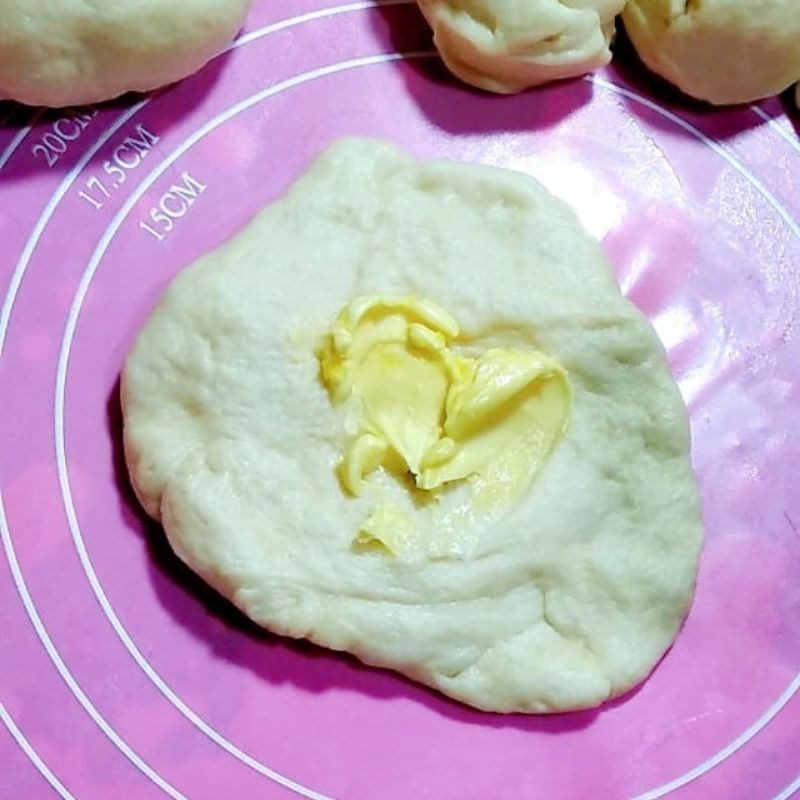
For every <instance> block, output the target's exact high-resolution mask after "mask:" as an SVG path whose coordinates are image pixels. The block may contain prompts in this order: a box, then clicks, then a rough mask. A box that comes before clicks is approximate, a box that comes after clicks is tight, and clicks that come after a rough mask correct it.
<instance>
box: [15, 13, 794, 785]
mask: <svg viewBox="0 0 800 800" xmlns="http://www.w3.org/2000/svg"><path fill="white" fill-rule="evenodd" d="M430 47H431V43H430V37H429V33H428V31H427V29H426V27H425V25H424V24H423V22H422V21H421V18H420V16H419V13H418V11H417V10H416V7H415V6H414V5H413V4H411V3H408V2H402V1H401V2H388V3H382V4H379V5H375V4H373V3H370V2H353V3H348V4H346V5H335V4H334V2H332V0H331V1H330V2H323V0H284V2H281V3H276V2H272V3H270V2H260V3H256V6H255V8H254V10H253V11H252V13H251V15H250V18H249V19H248V22H247V25H246V27H245V30H244V31H243V33H242V35H241V36H240V37H239V39H238V40H237V42H236V43H235V44H234V45H233V46H232V47H231V49H230V50H229V52H227V53H226V54H224V55H222V56H221V57H219V58H217V59H216V60H214V61H213V62H212V63H211V64H210V65H208V66H207V67H206V68H205V69H204V70H203V71H202V72H200V73H199V74H197V75H196V76H194V77H192V78H191V79H189V80H186V81H184V82H182V83H180V84H179V85H177V86H175V87H173V88H171V89H169V90H167V91H163V92H159V93H157V94H155V95H153V96H152V97H146V98H125V99H124V100H121V101H117V102H114V103H111V104H109V105H104V106H102V107H98V108H86V109H79V110H77V111H74V112H70V113H66V114H65V113H63V112H44V113H42V114H38V115H37V114H34V113H33V112H30V111H25V110H23V109H21V108H19V107H16V106H13V105H12V104H0V121H2V124H1V125H0V299H2V316H0V348H1V349H2V350H1V352H2V356H1V357H0V499H1V502H0V532H2V542H3V551H2V554H0V659H1V660H0V672H1V682H0V702H1V703H2V705H0V718H1V719H2V722H3V723H4V725H2V726H0V797H2V798H4V800H5V799H6V798H8V800H17V799H18V798H19V799H21V800H26V799H27V798H33V800H36V799H37V798H47V797H52V796H58V795H60V796H61V797H64V798H79V799H80V800H109V799H114V798H124V799H125V800H139V798H158V797H162V796H164V795H167V796H169V797H172V798H191V800H216V798H267V800H273V799H277V798H290V797H292V796H297V795H299V796H302V797H308V798H317V799H318V800H321V799H322V798H335V799H336V800H377V799H378V798H380V800H414V799H415V798H433V799H434V800H473V799H474V800H484V799H485V798H486V799H488V798H492V799H493V800H494V799H497V800H538V799H539V798H542V799H543V800H572V799H573V798H574V799H575V800H578V799H580V800H583V799H584V798H601V800H603V799H605V798H610V799H611V800H616V799H617V798H620V799H621V800H629V799H630V798H638V799H639V800H644V798H656V797H661V796H664V795H669V796H670V797H675V798H680V800H691V799H693V798H702V799H703V800H706V799H707V798H711V799H712V800H716V798H725V800H761V799H762V798H764V799H766V800H773V799H775V798H780V800H784V798H787V797H789V796H791V795H792V793H793V792H794V791H797V790H798V789H800V781H799V780H798V776H799V775H800V693H799V692H798V689H800V487H799V486H798V479H797V475H798V464H800V357H798V356H799V352H800V351H799V349H798V344H800V338H799V337H798V319H799V318H800V317H799V314H800V300H799V299H798V289H799V287H800V228H799V227H798V222H797V219H798V215H799V214H800V142H799V141H798V134H797V130H798V118H797V116H796V115H795V116H794V117H792V113H793V112H789V111H788V110H787V106H786V104H785V103H782V101H781V100H778V99H775V100H769V101H766V102H764V103H761V104H759V105H756V106H747V107H740V108H736V109H730V110H724V111H721V110H717V111H711V110H707V109H703V108H700V107H699V106H695V105H692V104H691V103H689V102H688V101H683V100H680V99H679V98H677V96H676V95H675V94H674V93H672V92H670V91H669V90H668V89H665V88H664V87H662V86H660V85H659V84H658V83H656V82H655V81H652V80H651V79H648V78H645V77H643V76H642V75H641V70H639V69H638V68H637V67H636V66H635V61H634V60H633V59H632V58H631V57H630V54H628V55H625V54H624V53H623V56H624V57H623V58H622V59H621V60H620V63H619V64H618V65H616V66H613V67H610V68H608V69H606V70H603V71H601V72H600V73H599V74H597V75H595V76H594V77H593V78H587V79H584V80H574V81H568V82H564V83H561V84H558V85H552V86H549V87H547V88H543V89H539V90H536V91H532V92H529V93H526V94H522V95H519V96H515V97H495V96H488V95H484V94H481V93H477V92H473V91H471V90H469V89H468V88H465V87H464V86H461V85H459V84H458V83H456V82H455V81H453V80H451V79H450V78H449V77H448V75H447V74H446V72H445V71H444V70H443V68H442V66H441V64H440V62H439V61H438V59H437V58H436V57H435V56H434V55H433V54H432V53H431V52H430ZM344 134H362V135H369V136H375V137H381V138H385V139H388V140H391V141H393V142H396V143H398V144H400V145H401V146H403V147H405V148H407V149H408V150H410V151H411V152H413V153H415V154H416V155H418V156H422V157H436V156H446V157H452V158H456V159H467V160H474V161H482V162H486V163H491V164H499V165H503V166H507V167H512V168H514V169H517V170H521V171H523V172H527V173H530V174H532V175H534V176H536V177H537V178H538V179H539V180H540V181H542V182H543V183H544V184H546V185H547V186H548V187H549V188H550V189H551V190H552V191H553V192H554V193H555V194H557V195H559V196H560V197H562V198H564V199H565V200H567V201H568V202H569V203H571V204H572V205H573V206H574V207H575V209H576V210H577V212H578V213H579V215H580V216H581V218H582V219H583V221H584V223H585V224H586V226H587V227H588V229H589V230H590V231H591V232H592V233H593V234H595V235H596V236H597V237H599V238H600V239H601V240H602V241H603V244H604V246H605V248H606V250H607V252H608V254H609V256H610V257H611V258H612V260H613V262H614V264H615V268H616V270H617V272H618V275H619V280H620V282H621V285H622V287H623V289H624V291H625V292H626V294H627V295H628V296H629V297H631V298H632V299H633V301H634V302H635V303H636V304H637V305H638V306H639V307H640V308H641V309H642V310H643V311H644V312H645V313H646V314H648V315H649V316H650V318H651V319H652V320H653V322H654V324H655V326H656V328H657V330H658V332H659V334H660V335H661V337H662V339H663V341H664V343H665V345H666V347H667V349H668V351H669V355H670V361H671V364H672V367H673V370H674V373H675V375H676V377H677V379H678V381H679V383H680V386H681V389H682V392H683V395H684V397H685V400H686V403H687V405H688V407H689V409H690V413H691V419H692V432H693V439H694V451H693V458H694V463H695V466H696V470H697V474H698V477H699V482H700V486H701V491H702V497H703V502H704V518H705V526H706V540H705V549H704V552H703V557H702V563H701V569H700V578H699V585H698V593H697V599H696V602H695V604H694V607H693V608H692V611H691V614H690V616H689V619H688V621H687V623H686V625H685V627H684V629H683V631H682V633H681V634H680V637H679V638H678V640H677V643H676V644H675V646H674V647H673V648H672V650H671V651H670V652H669V653H668V654H667V656H666V657H665V658H664V660H663V661H662V663H661V664H660V665H659V666H658V668H657V669H656V670H655V672H654V673H653V675H652V676H651V677H650V679H649V680H647V681H646V682H645V683H644V685H643V686H642V687H641V688H639V689H637V690H635V691H634V692H632V693H631V694H630V695H628V696H626V697H624V698H622V699H620V700H618V701H615V702H613V703H609V704H607V705H606V706H605V707H603V708H601V709H599V710H594V711H587V712H582V713H574V714H565V715H559V716H554V717H549V718H542V717H538V718H537V717H525V716H522V715H510V716H492V715H487V714H482V713H479V712H477V711H473V710H471V709H468V708H466V707H462V706H460V705H458V704H456V703H453V702H450V701H448V700H446V699H444V698H442V697H439V696H437V695H436V694H434V693H432V692H430V691H428V690H426V689H424V688H421V687H417V686H415V685H413V684H411V683H409V682H407V681H405V680H404V679H402V678H399V677H396V676H395V675H393V674H390V673H387V672H382V671H378V670H373V669H369V668H366V667H363V666H361V665H359V664H357V663H356V662H355V661H353V660H351V659H349V658H348V657H345V656H337V655H334V654H332V653H328V652H323V651H322V650H318V649H316V648H314V647H311V646H309V645H305V644H302V643H299V644H298V643H291V642H285V641H282V640H279V639H276V638H274V637H272V636H270V635H268V634H266V633H263V632H260V631H259V630H257V629H256V628H254V626H252V625H250V624H249V623H248V622H247V621H246V620H244V619H243V618H242V617H241V616H240V615H238V614H237V613H235V612H234V611H233V610H232V609H231V608H230V607H228V606H227V605H226V604H225V603H224V602H223V601H221V600H220V599H219V598H217V597H216V596H215V595H214V594H213V593H212V592H211V591H209V590H207V589H205V588H204V587H203V586H202V585H201V584H200V582H199V581H198V580H196V579H195V578H193V577H192V576H191V575H190V574H188V572H187V570H186V569H185V568H183V567H182V566H181V565H180V564H179V563H178V562H177V561H176V559H175V557H173V556H172V555H171V553H170V552H169V549H168V548H167V547H166V546H165V543H164V540H163V538H162V535H161V532H160V531H159V530H158V529H157V528H156V527H154V526H152V525H149V524H148V523H147V522H146V521H145V520H144V519H143V517H142V515H141V513H140V512H139V511H138V509H137V507H136V504H135V502H134V500H133V499H132V497H131V492H130V490H129V488H128V484H127V480H126V476H125V470H124V465H123V462H122V458H121V454H120V441H119V439H120V412H119V406H118V399H117V390H118V376H119V371H120V365H121V363H122V359H123V357H124V355H125V352H126V350H127V348H128V347H129V345H130V343H131V341H132V339H133V337H134V335H135V333H136V331H137V329H138V328H139V326H140V325H141V323H142V321H143V320H144V319H145V317H146V315H147V313H148V310H149V309H150V308H151V306H152V305H153V303H154V301H155V300H156V298H157V297H158V295H159V293H160V292H161V291H162V289H163V288H164V286H165V284H166V283H167V282H168V281H169V280H170V278H171V277H172V276H173V275H174V274H175V273H176V272H177V271H178V270H180V269H181V268H182V267H184V266H185V265H186V264H188V263H189V262H191V261H192V260H193V259H195V258H196V257H198V256H199V255H201V254H202V253H204V252H206V251H207V250H208V249H209V248H212V247H215V246H216V245H218V244H220V243H221V242H222V241H223V240H225V239H226V238H227V237H229V236H230V235H231V234H232V233H233V232H234V231H235V230H236V229H237V228H238V227H239V226H240V225H241V224H242V223H243V222H244V221H245V220H247V219H248V218H249V217H250V216H251V215H252V214H254V213H255V212H256V211H257V210H258V209H259V208H260V207H262V206H263V205H264V204H265V203H267V202H269V201H271V200H273V199H274V198H276V197H277V196H278V195H279V194H280V193H281V192H282V191H283V190H284V189H285V187H286V186H287V185H288V184H289V183H290V182H291V181H293V180H294V179H295V178H296V177H298V176H299V175H300V174H301V173H302V172H303V171H304V169H305V168H306V166H307V165H308V164H309V162H310V160H311V159H312V158H313V156H314V155H315V154H316V153H317V152H318V151H319V150H320V149H321V148H323V147H324V146H325V145H326V144H327V143H329V142H330V141H332V140H333V139H335V138H337V137H339V136H341V135H344ZM409 234H410V235H413V232H409ZM531 291H536V287H535V286H533V287H531Z"/></svg>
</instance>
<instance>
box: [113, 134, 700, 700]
mask: <svg viewBox="0 0 800 800" xmlns="http://www.w3.org/2000/svg"><path fill="white" fill-rule="evenodd" d="M371 293H381V294H384V295H385V294H389V295H391V294H403V295H405V294H415V295H418V296H420V297H425V298H428V299H430V300H433V301H434V302H436V303H439V304H441V305H442V306H444V307H445V308H446V309H447V310H449V311H450V312H451V313H452V314H453V315H454V316H455V318H456V319H457V320H458V321H459V322H460V324H461V326H462V334H463V340H462V341H463V343H464V346H467V347H468V346H469V344H470V343H471V344H473V345H479V346H480V347H484V346H487V345H493V346H512V347H518V346H525V345H526V344H527V346H535V347H538V348H540V349H541V350H543V351H544V352H546V353H547V354H549V355H550V356H552V357H554V358H556V359H558V360H559V361H560V363H561V364H562V365H563V366H564V367H565V368H566V369H567V370H568V373H569V378H570V381H571V384H572V387H573V391H574V405H573V410H572V419H571V424H570V427H569V430H568V432H567V433H566V435H565V436H564V438H563V439H562V441H561V442H560V443H559V444H558V445H557V446H556V449H555V451H554V453H553V454H552V456H551V457H550V458H549V460H548V461H547V462H546V463H545V465H544V467H543V469H542V471H541V472H540V473H539V475H538V476H537V477H536V478H535V480H534V482H533V483H532V485H531V486H530V487H529V489H528V490H527V491H526V493H525V494H524V495H523V497H522V499H521V500H519V501H517V502H516V503H515V504H514V505H513V506H512V507H510V508H500V509H498V510H495V511H493V512H480V513H479V512H475V511H473V510H472V508H471V503H470V499H469V492H468V489H467V488H466V487H465V486H461V487H458V488H455V489H453V490H452V491H450V492H447V493H445V495H444V496H443V498H442V500H441V502H440V503H431V504H429V505H423V506H420V507H416V506H414V505H413V503H412V502H411V501H410V499H409V493H408V491H407V490H406V488H405V487H403V486H400V485H399V484H397V483H395V482H393V481H392V480H391V478H390V477H388V476H386V475H383V476H382V475H379V474H377V473H376V474H374V475H372V476H370V478H369V479H368V482H369V484H370V488H369V491H367V492H366V493H365V496H364V497H359V498H352V497H347V496H345V495H344V494H343V492H342V490H341V488H340V486H339V483H338V481H337V478H336V475H335V471H334V467H335V465H336V463H337V461H338V459H339V457H340V456H341V453H342V450H343V446H344V444H345V442H346V440H347V438H348V435H349V432H352V428H349V424H350V423H349V421H348V416H347V412H346V411H345V410H343V409H342V408H340V407H333V406H332V405H331V402H330V400H329V398H328V395H327V393H326V391H325V389H324V388H323V387H322V385H321V383H320V380H319V376H318V362H317V359H316V357H315V354H314V347H315V346H316V344H317V342H318V341H319V339H320V337H321V336H322V335H323V334H324V333H325V331H326V330H327V329H328V328H329V326H330V324H331V322H332V321H333V319H334V318H335V316H336V314H337V313H338V312H339V310H340V309H341V308H342V307H344V306H345V305H346V304H348V303H349V302H350V301H351V300H352V299H353V298H354V297H356V296H359V295H364V294H371ZM122 403H123V411H124V438H125V450H126V455H127V461H128V466H129V470H130V473H131V476H132V479H133V484H134V487H135V489H136V492H137V495H138V497H139V498H140V500H141V502H142V504H143V505H144V507H145V508H146V509H147V511H148V513H149V514H151V515H152V516H153V517H154V518H156V519H158V520H161V522H162V523H163V525H164V528H165V530H166V533H167V536H168V537H169V541H170V543H171V544H172V547H173V548H174V550H175V552H176V553H177V554H178V555H179V556H180V558H182V559H183V560H184V561H185V562H186V563H187V564H188V565H189V566H190V567H191V568H192V569H193V570H195V571H196V572H197V573H199V574H200V575H201V576H202V577H203V578H205V580H206V581H208V582H209V583H210V584H211V585H212V586H214V587H215V588H216V589H217V590H218V591H219V592H221V593H222V594H223V595H225V596H226V597H228V598H230V600H232V601H233V602H234V603H235V604H236V605H237V606H238V607H239V608H240V609H242V610H243V611H244V612H245V613H246V614H247V615H248V616H250V617H251V618H252V619H253V620H255V621H256V622H257V623H259V624H261V625H263V626H265V627H266V628H269V629H270V630H272V631H275V632H276V633H279V634H285V635H287V636H293V637H306V638H308V639H310V640H312V641H314V642H317V643H318V644H320V645H324V646H326V647H330V648H334V649H337V650H348V651H350V652H351V653H354V654H355V655H356V656H358V658H360V659H362V660H363V661H365V662H367V663H369V664H374V665H379V666H383V667H389V668H391V669H395V670H397V671H399V672H402V673H404V674H406V675H408V676H410V677H411V678H413V679H415V680H418V681H421V682H423V683H426V684H429V685H430V686H433V687H436V688H437V689H439V690H440V691H442V692H444V693H445V694H447V695H450V696H452V697H454V698H458V699H459V700H462V701H464V702H466V703H469V704H472V705H474V706H477V707H479V708H483V709H488V710H494V711H523V712H551V711H559V710H563V709H577V708H583V707H589V706H594V705H597V704H599V703H601V702H603V701H604V700H606V699H607V698H609V697H613V696H615V695H619V694H620V693H622V692H624V691H626V690H627V689H629V688H630V687H632V686H633V685H634V684H636V683H638V682H639V681H641V680H642V679H643V678H644V677H645V676H646V675H647V674H648V672H649V671H650V670H651V669H652V668H653V666H654V664H655V663H656V662H657V661H658V660H659V658H660V657H661V655H662V654H663V653H664V651H665V650H666V649H667V648H668V647H669V645H670V643H671V642H672V640H673V638H674V637H675V635H676V634H677V632H678V628H679V626H680V624H681V621H682V619H683V617H684V615H685V614H686V612H687V609H688V607H689V604H690V601H691V598H692V592H693V588H694V580H695V571H696V567H697V561H698V553H699V547H700V525H699V516H698V499H697V492H696V487H695V481H694V478H693V474H692V471H691V468H690V464H689V457H688V451H689V434H688V427H687V417H686V412H685V410H684V406H683V404H682V402H681V398H680V396H679V394H678V390H677V388H676V386H675V383H674V382H673V380H672V378H671V376H670V373H669V370H668V368H667V363H666V360H665V355H664V351H663V349H662V346H661V344H660V343H659V340H658V339H657V337H656V334H655V333H654V331H653V329H652V327H651V326H650V324H649V323H648V322H647V320H646V319H645V318H644V317H643V316H642V314H641V313H639V312H638V311H637V310H636V309H635V308H634V307H633V306H632V305H631V304H630V303H628V302H627V301H626V300H624V299H623V298H622V296H621V295H620V292H619V289H618V287H617V284H616V282H615V280H614V278H613V276H612V273H611V271H610V269H609V265H608V262H607V261H606V259H605V257H604V256H603V253H602V251H601V249H600V246H599V245H598V243H597V242H596V241H594V240H593V239H592V238H591V237H589V236H588V235H587V234H586V233H585V232H584V230H583V229H582V227H581V225H580V224H579V222H578V220H577V219H576V217H575V215H574V214H573V212H572V211H571V210H570V209H569V208H568V207H567V206H566V205H564V204H563V203H562V202H561V201H559V200H556V199H555V198H553V197H552V196H551V195H550V194H549V193H548V192H547V191H546V190H545V189H544V188H543V187H542V186H540V185H539V184H538V183H536V182H535V181H533V180H532V179H530V178H528V177H525V176H522V175H519V174H516V173H512V172H508V171H504V170H499V169H495V168H489V167H481V166H474V165H458V164H453V163H448V162H431V163H418V162H416V161H415V160H414V159H412V158H411V157H409V156H408V155H405V154H403V153H401V152H399V151H398V150H396V149H394V148H393V147H392V146H389V145H387V144H382V143H377V142H371V141H363V140H344V141H342V142H339V143H337V144H335V145H333V146H332V147H331V148H330V149H329V150H328V151H327V152H326V153H325V154H324V155H323V156H322V157H321V158H320V159H319V161H318V162H317V163H316V164H314V166H313V167H312V168H311V169H310V170H309V172H308V173H307V174H306V175H305V176H304V177H302V178H301V179H300V180H299V181H298V182H297V183H296V184H295V185H294V187H293V188H292V189H291V190H290V191H289V192H288V194H287V195H286V196H285V197H284V198H282V199H281V200H280V201H278V202H276V203H275V204H273V205H271V206H269V207H268V208H266V209H265V210H264V211H263V212H261V213H260V214H258V215H257V216H256V217H255V218H254V219H253V221H252V222H251V223H250V224H249V225H248V226H247V227H246V228H244V230H242V231H241V232H240V233H239V234H237V235H236V236H235V237H234V238H233V239H231V240H230V241H229V242H228V243H227V244H226V245H224V246H223V247H221V248H220V249H219V250H217V251H215V252H213V253H210V254H209V255H207V256H205V257H204V258H202V259H200V260H199V261H198V262H197V263H195V264H194V265H192V266H191V267H189V268H188V269H186V270H185V271H183V272H182V273H181V274H180V275H179V276H178V277H177V278H176V279H175V281H174V282H173V283H172V285H171V286H170V287H169V288H168V290H167V291H166V293H165V294H164V296H163V298H162V300H161V301H160V303H159V305H158V307H157V308H156V310H155V311H154V313H153V315H152V316H151V318H150V319H149V321H148V322H147V323H146V325H145V326H144V328H143V330H142V331H141V334H140V335H139V337H138V340H137V341H136V343H135V346H134V348H133V349H132V352H131V353H130V355H129V357H128V359H127V362H126V365H125V368H124V374H123V386H122ZM378 496H382V497H384V498H386V497H388V498H389V499H390V501H391V502H394V503H396V504H397V505H399V506H401V507H402V508H404V509H405V511H406V512H407V513H408V514H409V515H411V517H412V518H413V521H414V524H415V525H416V526H417V528H418V530H419V532H420V535H421V536H422V538H423V541H424V542H426V543H427V544H426V550H425V551H424V552H423V553H422V554H421V555H420V554H417V555H416V556H414V557H410V558H406V557H397V556H392V555H389V554H387V553H382V552H377V551H367V552H358V550H357V549H354V546H353V538H354V534H355V532H356V531H357V529H358V527H359V526H360V525H361V523H362V522H363V521H364V519H365V517H366V516H367V515H368V514H369V512H370V510H371V509H372V507H373V506H374V503H375V498H376V497H378ZM264 657H265V658H267V657H268V655H267V654H265V656H264Z"/></svg>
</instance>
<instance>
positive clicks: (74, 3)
mask: <svg viewBox="0 0 800 800" xmlns="http://www.w3.org/2000/svg"><path fill="white" fill-rule="evenodd" d="M249 5H250V0H47V2H40V0H0V19H2V23H0V99H11V100H18V101H20V102H22V103H27V104H29V105H44V106H70V105H77V104H85V103H94V102H98V101H101V100H108V99H110V98H113V97H117V96H118V95H121V94H123V93H125V92H128V91H139V92H141V91H148V90H150V89H155V88H157V87H159V86H164V85H165V84H168V83H172V82H173V81H176V80H178V79H179V78H183V77H185V76H186V75H189V74H190V73H192V72H195V71H196V70H198V69H199V68H200V67H201V66H203V64H205V63H206V62H207V61H208V60H209V59H210V58H212V57H213V56H215V55H216V54H217V53H219V52H220V51H221V50H222V49H223V48H224V47H225V46H226V45H227V44H228V43H229V42H230V41H231V39H232V38H233V36H234V34H235V33H236V31H237V30H238V29H239V27H240V26H241V24H242V21H243V20H244V17H245V14H246V13H247V9H248V7H249Z"/></svg>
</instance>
